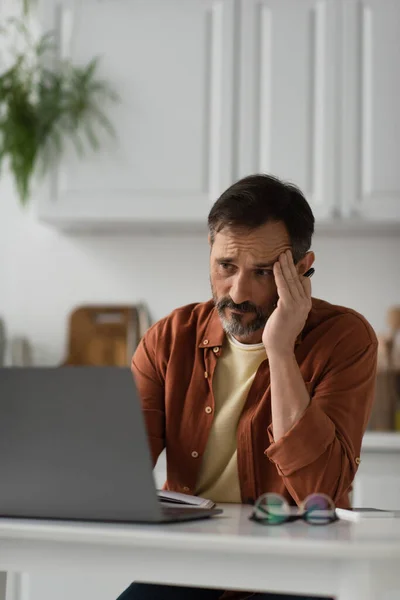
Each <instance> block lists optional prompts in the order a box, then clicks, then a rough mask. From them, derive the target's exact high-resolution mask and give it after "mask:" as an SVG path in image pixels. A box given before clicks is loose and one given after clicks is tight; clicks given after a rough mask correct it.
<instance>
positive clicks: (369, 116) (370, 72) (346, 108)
mask: <svg viewBox="0 0 400 600" xmlns="http://www.w3.org/2000/svg"><path fill="white" fill-rule="evenodd" d="M342 47H343V57H342V69H343V86H342V87H343V102H342V109H341V113H342V174H343V189H342V194H341V196H342V198H343V211H344V212H345V214H347V215H350V216H351V215H354V216H358V215H360V216H362V217H366V218H370V219H378V220H388V219H399V220H400V168H399V157H400V108H399V107H400V2H398V0H345V2H343V46H342Z"/></svg>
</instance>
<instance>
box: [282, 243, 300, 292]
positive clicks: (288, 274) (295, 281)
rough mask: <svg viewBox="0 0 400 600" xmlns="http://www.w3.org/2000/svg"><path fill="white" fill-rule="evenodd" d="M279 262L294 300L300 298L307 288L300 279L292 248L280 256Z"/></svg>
mask: <svg viewBox="0 0 400 600" xmlns="http://www.w3.org/2000/svg"><path fill="white" fill-rule="evenodd" d="M279 263H280V264H281V267H282V272H283V275H284V277H285V280H286V283H287V286H288V289H289V291H290V294H291V296H292V298H293V299H294V300H299V299H300V298H303V297H304V295H305V290H304V288H303V286H302V283H301V281H300V277H299V274H298V272H297V269H296V267H295V264H294V262H293V256H292V253H291V251H290V250H287V251H286V252H283V253H282V254H281V255H280V257H279Z"/></svg>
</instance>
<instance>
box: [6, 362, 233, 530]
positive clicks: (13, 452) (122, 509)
mask: <svg viewBox="0 0 400 600" xmlns="http://www.w3.org/2000/svg"><path fill="white" fill-rule="evenodd" d="M222 512H223V511H222V510H221V509H219V508H212V509H206V508H198V507H186V506H184V507H180V506H165V505H164V504H163V503H161V502H160V501H159V499H158V496H157V490H156V486H155V481H154V477H153V469H152V462H151V456H150V449H149V446H148V440H147V433H146V429H145V423H144V418H143V415H142V410H141V406H140V402H139V398H138V392H137V390H136V386H135V384H134V380H133V376H132V374H131V372H130V370H129V368H119V367H72V366H68V367H50V368H47V367H45V368H42V367H28V368H25V367H12V368H11V367H10V368H4V367H3V368H0V516H1V517H7V518H19V519H21V518H28V519H51V520H54V519H56V520H58V519H61V520H68V521H70V520H79V521H101V522H115V523H164V522H179V521H189V520H193V519H204V518H208V517H212V516H214V515H218V514H221V513H222Z"/></svg>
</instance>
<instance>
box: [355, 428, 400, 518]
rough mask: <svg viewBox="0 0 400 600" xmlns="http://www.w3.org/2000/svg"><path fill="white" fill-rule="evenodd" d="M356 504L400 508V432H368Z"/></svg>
mask: <svg viewBox="0 0 400 600" xmlns="http://www.w3.org/2000/svg"><path fill="white" fill-rule="evenodd" d="M352 500H353V506H359V507H373V508H383V509H385V508H386V509H392V510H394V509H395V510H400V434H399V433H376V432H367V433H366V434H365V436H364V441H363V446H362V451H361V464H360V466H359V469H358V471H357V475H356V477H355V480H354V489H353V498H352Z"/></svg>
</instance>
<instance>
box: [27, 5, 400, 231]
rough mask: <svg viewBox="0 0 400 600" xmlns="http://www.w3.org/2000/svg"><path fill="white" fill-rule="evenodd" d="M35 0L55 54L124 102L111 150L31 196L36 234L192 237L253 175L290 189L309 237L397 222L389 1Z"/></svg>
mask: <svg viewBox="0 0 400 600" xmlns="http://www.w3.org/2000/svg"><path fill="white" fill-rule="evenodd" d="M42 2H44V6H45V11H44V12H43V14H44V18H43V24H44V26H45V28H46V29H53V28H54V27H55V26H56V30H57V32H58V35H59V41H60V47H61V49H62V53H63V55H64V56H68V57H71V58H72V59H73V60H74V61H75V62H78V63H80V62H87V61H89V60H90V59H91V58H92V57H93V56H94V55H98V54H99V55H100V56H101V57H102V63H101V68H102V72H101V73H102V75H103V76H104V77H105V78H106V79H108V80H109V81H111V82H112V83H113V84H114V87H115V88H116V89H117V91H118V92H119V94H120V96H121V99H122V101H121V104H119V105H116V106H114V107H112V110H111V111H110V117H111V120H112V121H113V122H114V124H115V126H116V130H117V138H116V140H115V141H111V140H110V139H108V138H105V139H104V146H103V149H102V151H101V152H100V153H98V154H97V153H96V154H91V153H89V154H88V155H87V156H86V158H85V159H84V160H81V159H79V158H77V157H76V156H75V155H74V154H73V153H71V154H70V155H69V156H68V157H67V158H66V159H65V160H63V161H62V164H61V166H60V168H59V169H58V170H57V171H56V172H54V174H53V176H52V178H51V180H52V181H51V185H50V186H48V187H47V188H46V190H41V191H40V195H39V199H38V206H39V216H40V217H41V218H42V219H43V220H45V221H48V222H51V223H54V224H57V225H58V226H68V225H72V226H81V225H83V226H84V225H85V224H87V225H89V226H93V225H96V224H97V225H99V224H100V225H104V226H106V227H109V226H111V225H112V224H113V223H116V224H127V225H128V226H131V225H134V224H137V225H139V226H141V225H142V224H147V225H149V224H150V225H155V224H161V225H162V226H163V227H165V226H168V224H170V225H174V224H178V225H183V224H188V225H189V226H190V227H194V226H200V227H201V228H203V227H205V224H206V217H207V213H208V211H209V209H210V206H211V204H212V203H213V202H214V201H215V200H216V198H217V197H218V195H219V194H220V193H221V191H223V190H224V189H225V188H226V187H227V186H228V185H230V184H231V183H232V182H233V181H235V180H236V179H238V178H239V177H241V176H244V175H247V174H250V173H254V172H259V171H262V172H268V173H272V174H275V175H277V176H279V177H282V178H284V179H287V180H289V181H292V182H294V183H296V184H297V185H299V186H300V188H301V189H302V190H303V191H304V193H305V195H306V197H307V199H308V200H309V202H310V204H311V206H312V208H313V211H314V213H315V216H316V218H317V221H319V223H320V224H321V223H323V222H325V223H326V222H328V223H329V222H330V221H331V222H332V221H333V222H335V219H336V222H338V223H339V227H340V228H343V230H346V223H347V225H348V224H349V223H350V224H352V223H356V224H357V223H362V221H363V220H369V221H370V222H371V221H372V222H374V223H376V222H377V221H383V222H386V223H387V222H389V221H391V222H392V223H393V221H396V220H397V222H398V223H400V169H399V168H398V164H397V163H398V157H399V156H400V110H399V106H400V69H399V64H400V2H398V0H344V1H343V0H85V2H82V1H81V0H60V1H59V2H56V0H42ZM338 217H342V218H344V221H343V220H340V219H339V220H338V219H337V218H338Z"/></svg>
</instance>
